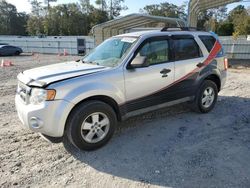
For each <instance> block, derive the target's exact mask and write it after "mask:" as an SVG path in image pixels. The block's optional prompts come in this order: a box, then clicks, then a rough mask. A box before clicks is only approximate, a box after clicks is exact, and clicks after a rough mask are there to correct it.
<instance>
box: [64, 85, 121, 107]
mask: <svg viewBox="0 0 250 188" xmlns="http://www.w3.org/2000/svg"><path fill="white" fill-rule="evenodd" d="M99 95H102V96H107V97H110V98H112V99H113V100H115V101H116V103H117V104H120V103H123V102H124V101H125V96H124V92H122V91H121V90H120V89H119V88H117V87H115V86H113V85H111V84H106V83H88V84H84V85H82V86H80V87H77V88H74V89H72V90H70V91H68V93H66V94H65V96H64V100H67V101H70V102H71V103H74V104H77V103H79V102H81V101H82V100H84V99H86V98H89V97H93V96H99Z"/></svg>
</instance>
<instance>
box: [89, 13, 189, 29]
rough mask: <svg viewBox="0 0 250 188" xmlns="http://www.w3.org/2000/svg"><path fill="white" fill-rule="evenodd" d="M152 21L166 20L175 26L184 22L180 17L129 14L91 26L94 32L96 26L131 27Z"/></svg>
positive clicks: (102, 27)
mask: <svg viewBox="0 0 250 188" xmlns="http://www.w3.org/2000/svg"><path fill="white" fill-rule="evenodd" d="M152 22H167V23H173V24H176V25H177V26H185V25H186V23H185V21H183V20H182V19H179V18H169V17H163V16H150V15H148V14H129V15H126V16H123V17H118V18H115V19H113V20H110V21H108V22H104V23H101V24H98V25H95V26H94V27H93V28H92V31H93V32H94V31H95V29H96V28H100V29H104V28H108V27H111V28H120V29H122V28H131V27H132V26H137V25H142V24H144V25H145V24H149V23H152Z"/></svg>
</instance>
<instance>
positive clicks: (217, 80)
mask: <svg viewBox="0 0 250 188" xmlns="http://www.w3.org/2000/svg"><path fill="white" fill-rule="evenodd" d="M204 80H211V81H213V82H214V83H215V84H216V86H217V89H218V92H219V91H220V89H221V80H220V77H219V76H218V75H216V74H210V75H208V76H206V77H205V78H204Z"/></svg>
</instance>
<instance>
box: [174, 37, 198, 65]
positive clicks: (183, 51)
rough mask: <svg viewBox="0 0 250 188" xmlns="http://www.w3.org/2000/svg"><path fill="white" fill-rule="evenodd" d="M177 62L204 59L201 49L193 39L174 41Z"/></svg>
mask: <svg viewBox="0 0 250 188" xmlns="http://www.w3.org/2000/svg"><path fill="white" fill-rule="evenodd" d="M174 56H175V60H176V61H179V60H186V59H193V58H198V57H202V53H201V50H200V47H199V46H198V44H197V43H196V41H195V40H194V39H192V38H183V39H182V38H180V39H174Z"/></svg>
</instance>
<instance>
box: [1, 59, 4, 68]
mask: <svg viewBox="0 0 250 188" xmlns="http://www.w3.org/2000/svg"><path fill="white" fill-rule="evenodd" d="M1 67H4V60H3V59H2V61H1Z"/></svg>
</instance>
